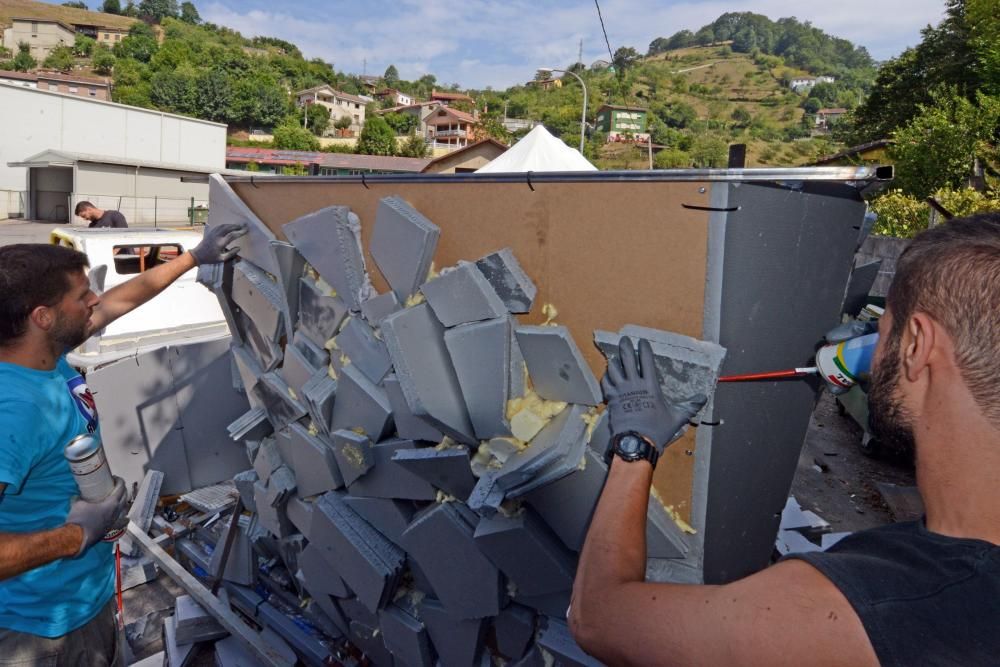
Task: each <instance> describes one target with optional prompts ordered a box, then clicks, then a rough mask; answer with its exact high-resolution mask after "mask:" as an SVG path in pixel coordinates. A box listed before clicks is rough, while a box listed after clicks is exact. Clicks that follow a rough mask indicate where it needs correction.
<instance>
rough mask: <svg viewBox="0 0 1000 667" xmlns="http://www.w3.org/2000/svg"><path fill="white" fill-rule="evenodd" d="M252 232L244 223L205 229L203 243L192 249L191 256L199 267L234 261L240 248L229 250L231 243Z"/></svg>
mask: <svg viewBox="0 0 1000 667" xmlns="http://www.w3.org/2000/svg"><path fill="white" fill-rule="evenodd" d="M248 231H250V230H249V229H248V228H247V226H246V225H245V224H243V223H235V222H230V223H226V224H224V225H215V226H213V227H206V228H205V236H204V237H202V239H201V243H199V244H198V245H196V246H195V247H194V248H192V249H191V255H192V256H194V261H195V262H197V263H198V265H199V266H200V265H202V264H216V263H218V262H225V261H226V260H227V259H232V258H233V257H235V256H236V254H237V253H238V252H239V251H240V248H239V246H237V247H235V248H227V247H226V246H228V245H229V244H230V243H232V242H233V241H235V240H236V239H238V238H239V237H241V236H243V235H244V234H246V233H247V232H248Z"/></svg>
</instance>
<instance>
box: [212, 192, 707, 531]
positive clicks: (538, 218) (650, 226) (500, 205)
mask: <svg viewBox="0 0 1000 667" xmlns="http://www.w3.org/2000/svg"><path fill="white" fill-rule="evenodd" d="M231 185H232V188H233V190H234V191H235V192H236V193H237V194H238V195H239V196H240V198H242V199H243V201H244V202H246V204H247V205H248V206H249V208H250V209H251V210H252V211H253V212H254V213H255V214H257V215H258V216H259V217H260V219H261V220H262V221H263V222H264V223H265V224H266V225H267V226H268V227H269V228H270V229H271V230H272V231H273V232H274V233H275V235H276V236H277V237H278V238H284V234H283V233H282V226H283V225H284V224H285V223H287V222H290V221H291V220H294V219H296V218H298V217H300V216H302V215H305V214H307V213H310V212H312V211H315V210H317V209H319V208H322V207H324V206H333V205H340V206H349V207H350V208H351V210H352V211H353V212H354V213H356V214H357V215H358V216H360V218H361V234H362V241H363V246H364V247H365V251H366V253H367V251H368V243H369V240H370V238H371V233H372V229H373V227H374V223H375V211H376V208H377V206H378V202H379V200H380V199H381V198H382V197H388V196H391V195H399V196H400V197H402V198H403V199H405V200H406V201H407V202H409V203H410V204H411V205H412V206H413V207H414V208H416V209H417V210H418V211H420V212H421V213H422V214H423V215H425V216H427V218H429V219H430V220H431V221H432V222H433V223H434V224H435V225H438V226H439V227H440V228H441V239H440V242H439V243H438V247H437V253H436V255H435V257H434V262H435V265H436V266H437V267H444V266H452V265H454V264H456V263H457V262H458V261H459V260H468V261H475V260H476V259H478V258H480V257H482V256H484V255H487V254H489V253H492V252H496V251H497V250H500V249H501V248H503V247H505V246H509V247H510V248H511V249H512V250H513V251H514V255H515V256H516V257H517V259H518V261H519V262H520V264H521V266H522V267H523V268H524V271H525V272H526V273H527V274H528V276H529V277H530V278H531V279H532V280H533V281H534V282H535V284H536V285H537V286H538V296H537V297H536V299H535V303H534V307H533V308H532V311H531V312H530V313H529V314H526V315H519V316H518V321H519V322H520V323H521V324H540V323H542V322H543V321H545V316H544V315H543V314H542V306H543V304H546V303H551V304H553V305H554V306H555V307H556V309H557V310H558V315H557V316H556V318H555V321H556V322H557V323H559V324H563V325H565V326H567V327H568V328H569V329H570V332H571V333H572V335H573V337H574V339H575V340H577V341H578V344H579V346H580V348H581V351H582V352H583V355H584V358H585V359H586V360H587V363H588V364H589V365H590V367H591V369H592V370H593V371H594V374H595V375H596V376H597V377H598V378H600V377H601V376H602V375H603V374H604V370H605V362H604V358H603V356H602V355H601V353H600V352H599V351H598V350H597V348H596V347H594V345H593V344H592V343H591V342H590V341H592V340H593V332H594V330H595V329H608V330H612V331H617V330H618V329H619V328H621V327H622V326H623V325H625V324H637V325H641V326H647V327H652V328H656V329H665V330H667V331H674V332H677V333H681V334H684V335H687V336H693V337H695V338H700V337H701V336H702V314H703V308H704V296H705V275H706V257H707V244H708V219H709V214H708V212H706V211H698V210H691V209H686V208H684V207H683V206H682V204H687V205H693V206H708V205H709V204H710V201H709V191H710V188H708V187H707V185H706V184H699V183H689V182H670V183H663V182H659V183H656V182H639V183H615V182H602V183H538V184H535V186H534V187H535V190H534V191H532V190H531V189H530V188H528V186H527V184H523V183H520V184H508V183H490V184H477V183H459V182H456V183H403V184H396V183H392V184H390V183H369V184H368V188H367V189H366V188H365V187H364V186H363V185H362V184H360V183H335V182H329V181H320V182H316V183H302V182H286V183H282V182H278V181H276V182H267V181H264V180H258V181H256V182H255V183H254V184H253V185H251V184H250V183H248V182H233V183H231ZM701 189H705V192H700V191H699V190H701ZM367 260H368V269H369V271H370V272H371V274H372V280H373V282H374V284H375V286H376V288H377V289H378V291H379V292H385V291H386V290H387V289H388V285H387V283H386V282H385V280H384V279H383V278H382V276H381V275H380V274H379V272H378V268H377V266H376V265H375V262H374V261H372V259H371V256H370V255H368V257H367ZM685 450H688V451H693V450H694V438H693V437H692V435H688V436H685V437H684V438H682V439H681V440H680V441H679V442H677V443H675V444H674V445H673V446H671V448H670V449H669V450H667V454H666V460H665V463H667V465H660V466H658V468H657V474H656V480H655V485H656V487H657V489H658V490H659V492H660V495H661V497H662V498H663V500H664V502H665V503H666V504H668V505H673V506H674V507H675V509H676V510H677V511H678V512H679V513H680V514H681V516H682V517H685V518H686V517H687V516H688V512H689V511H690V491H691V484H692V474H693V473H692V464H693V461H694V457H693V456H691V455H688V454H686V453H685Z"/></svg>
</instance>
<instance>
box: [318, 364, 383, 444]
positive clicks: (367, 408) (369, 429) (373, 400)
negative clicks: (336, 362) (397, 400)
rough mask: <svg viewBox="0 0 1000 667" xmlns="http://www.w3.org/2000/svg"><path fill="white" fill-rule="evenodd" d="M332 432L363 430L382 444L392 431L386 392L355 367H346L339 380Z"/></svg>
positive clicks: (331, 426)
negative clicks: (382, 440)
mask: <svg viewBox="0 0 1000 667" xmlns="http://www.w3.org/2000/svg"><path fill="white" fill-rule="evenodd" d="M330 428H331V429H332V430H341V429H346V430H349V431H350V430H356V429H361V430H362V431H363V432H364V434H365V435H367V436H368V437H369V438H371V440H372V441H374V442H378V441H379V440H381V439H382V438H384V437H385V436H386V435H388V434H389V433H390V432H391V431H392V406H390V405H389V397H388V396H386V394H385V390H384V389H382V388H381V387H379V386H378V385H376V384H375V383H373V382H372V381H371V380H369V379H368V378H367V377H365V374H364V373H362V372H361V371H360V370H359V369H357V368H355V367H354V365H353V364H348V365H347V366H344V368H343V370H342V372H341V374H340V376H339V378H338V380H337V398H336V401H335V402H334V404H333V419H332V420H331V424H330Z"/></svg>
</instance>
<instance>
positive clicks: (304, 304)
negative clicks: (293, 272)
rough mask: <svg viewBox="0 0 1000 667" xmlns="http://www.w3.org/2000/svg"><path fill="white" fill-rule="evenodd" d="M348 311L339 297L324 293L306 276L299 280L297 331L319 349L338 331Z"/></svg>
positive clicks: (322, 289)
mask: <svg viewBox="0 0 1000 667" xmlns="http://www.w3.org/2000/svg"><path fill="white" fill-rule="evenodd" d="M348 312H350V311H349V309H348V306H347V304H346V303H345V302H344V300H343V299H341V298H340V297H339V296H336V295H334V294H332V293H329V292H326V291H324V288H323V287H321V286H320V285H319V284H318V283H317V282H316V281H315V280H313V279H312V278H310V277H308V276H303V277H302V278H300V279H299V320H298V328H297V331H300V332H302V333H303V334H304V335H306V336H308V337H309V340H311V341H312V342H313V343H315V344H316V345H317V346H319V347H323V346H324V345H326V341H327V340H329V339H330V338H331V337H333V336H334V334H336V333H337V331H338V330H339V329H340V325H341V323H342V322H343V321H344V318H346V317H347V314H348Z"/></svg>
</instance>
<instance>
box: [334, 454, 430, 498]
mask: <svg viewBox="0 0 1000 667" xmlns="http://www.w3.org/2000/svg"><path fill="white" fill-rule="evenodd" d="M413 448H414V443H413V441H412V440H386V441H385V442H379V443H376V444H375V445H373V446H372V448H371V453H372V457H373V459H374V462H375V464H374V465H373V466H372V468H371V470H369V471H368V472H367V473H366V474H364V475H362V476H361V477H359V478H358V479H356V480H354V482H352V483H351V485H350V487H349V489H350V493H351V495H354V496H361V497H369V498H393V499H396V500H434V499H435V498H436V497H437V491H436V490H435V489H434V487H433V486H431V485H430V483H429V482H427V481H426V480H425V479H423V478H422V477H420V476H419V475H416V474H414V473H412V472H410V471H409V470H408V469H407V468H406V467H405V466H402V465H400V464H399V463H398V462H396V461H395V460H393V456H394V455H396V454H397V453H399V452H401V451H402V452H405V451H409V450H412V449H413Z"/></svg>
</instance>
